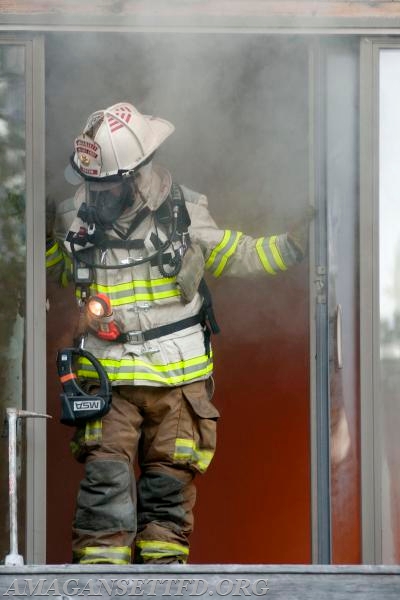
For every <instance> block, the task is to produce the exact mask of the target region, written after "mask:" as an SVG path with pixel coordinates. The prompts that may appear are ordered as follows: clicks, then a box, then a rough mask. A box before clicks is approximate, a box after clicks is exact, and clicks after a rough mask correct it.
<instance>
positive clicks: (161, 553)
mask: <svg viewBox="0 0 400 600" xmlns="http://www.w3.org/2000/svg"><path fill="white" fill-rule="evenodd" d="M207 387H208V386H207V382H204V381H199V382H195V383H191V384H188V385H185V386H180V387H176V388H164V387H147V386H140V387H134V386H118V387H115V388H114V389H113V403H112V408H111V410H110V412H109V413H108V414H107V415H105V416H104V417H103V418H102V419H101V420H98V421H90V422H89V423H87V424H86V426H84V427H82V428H79V429H78V430H77V431H76V433H75V436H74V438H73V440H72V442H71V447H72V451H73V453H74V455H75V457H76V458H77V460H79V461H81V462H84V463H85V478H84V479H83V480H82V481H81V484H80V489H79V493H78V498H77V506H76V512H75V518H74V523H73V535H72V537H73V541H72V550H73V561H74V562H76V563H83V564H89V563H111V564H128V563H130V562H131V553H132V548H133V552H134V560H135V562H144V563H173V562H175V563H176V562H181V563H184V562H186V561H187V559H188V555H189V541H188V537H189V535H190V533H191V531H192V529H193V512H192V511H193V506H194V503H195V497H196V491H195V486H194V483H193V479H194V476H195V474H196V473H204V472H205V471H206V469H207V467H208V465H209V464H210V462H211V460H212V457H213V454H214V451H215V443H216V420H217V418H218V416H219V413H218V411H217V409H216V408H215V407H214V405H213V404H212V403H211V400H210V394H209V393H208V391H207ZM135 471H138V472H139V476H138V478H137V482H136V478H135V474H134V473H135Z"/></svg>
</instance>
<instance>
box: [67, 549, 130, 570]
mask: <svg viewBox="0 0 400 600" xmlns="http://www.w3.org/2000/svg"><path fill="white" fill-rule="evenodd" d="M73 554H74V559H77V561H78V562H79V563H80V564H83V565H85V564H97V563H110V564H113V565H128V564H129V563H130V562H131V549H130V547H129V546H86V548H81V549H80V550H75V551H74V553H73Z"/></svg>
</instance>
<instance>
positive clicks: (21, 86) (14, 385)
mask: <svg viewBox="0 0 400 600" xmlns="http://www.w3.org/2000/svg"><path fill="white" fill-rule="evenodd" d="M25 257H26V229H25V48H24V47H23V46H19V45H15V46H12V45H1V44H0V290H1V295H0V298H1V319H0V416H1V423H0V424H1V431H2V435H1V438H0V440H1V444H0V515H1V521H0V560H2V559H3V558H4V556H5V554H7V552H8V550H9V543H8V483H7V480H8V438H7V431H6V427H5V426H4V425H3V423H4V418H5V409H6V407H7V406H18V407H21V406H23V405H24V339H25V331H24V330H25ZM19 457H21V452H19ZM19 470H20V472H21V465H20V466H19ZM19 485H20V488H19V492H20V493H19V495H20V506H21V510H20V511H19V514H20V515H23V514H24V511H23V510H22V506H23V501H22V499H23V496H24V493H23V487H24V481H20V482H19ZM20 530H21V532H22V531H23V520H22V523H21V522H20Z"/></svg>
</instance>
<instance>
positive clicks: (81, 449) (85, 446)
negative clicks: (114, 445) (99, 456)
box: [70, 419, 103, 462]
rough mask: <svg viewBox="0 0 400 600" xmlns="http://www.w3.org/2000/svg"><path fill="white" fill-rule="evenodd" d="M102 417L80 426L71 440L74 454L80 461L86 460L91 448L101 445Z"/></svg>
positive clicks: (94, 448)
mask: <svg viewBox="0 0 400 600" xmlns="http://www.w3.org/2000/svg"><path fill="white" fill-rule="evenodd" d="M102 427H103V423H102V420H101V419H95V420H92V421H88V422H87V423H85V425H82V426H81V427H78V428H77V429H76V431H75V434H74V436H73V438H72V440H71V442H70V449H71V452H72V456H73V457H74V458H75V459H76V460H77V461H78V462H84V461H85V459H86V457H87V455H88V454H90V451H91V450H96V449H97V448H99V447H100V445H101V441H102V437H103V436H102Z"/></svg>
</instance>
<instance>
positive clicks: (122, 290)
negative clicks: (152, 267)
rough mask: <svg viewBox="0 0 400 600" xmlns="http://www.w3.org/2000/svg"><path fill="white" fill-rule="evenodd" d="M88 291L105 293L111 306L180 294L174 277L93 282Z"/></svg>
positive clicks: (172, 296) (162, 298)
mask: <svg viewBox="0 0 400 600" xmlns="http://www.w3.org/2000/svg"><path fill="white" fill-rule="evenodd" d="M90 293H91V294H92V295H94V294H100V293H101V294H107V296H108V297H109V298H110V301H111V304H112V306H123V305H124V304H131V303H132V302H136V301H143V300H148V301H154V300H164V299H166V298H175V297H177V296H180V291H179V289H178V288H177V286H176V277H165V278H162V279H149V280H140V279H135V280H132V281H128V282H125V283H119V284H117V285H100V284H98V283H95V284H93V285H91V286H90Z"/></svg>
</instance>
